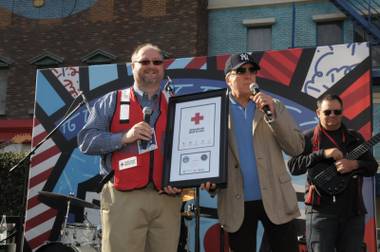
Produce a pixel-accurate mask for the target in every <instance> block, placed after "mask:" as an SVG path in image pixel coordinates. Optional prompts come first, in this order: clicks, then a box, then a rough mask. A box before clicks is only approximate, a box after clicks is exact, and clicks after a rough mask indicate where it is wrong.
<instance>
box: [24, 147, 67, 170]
mask: <svg viewBox="0 0 380 252" xmlns="http://www.w3.org/2000/svg"><path fill="white" fill-rule="evenodd" d="M58 153H60V150H59V149H58V146H57V145H54V146H53V147H51V148H49V149H47V150H45V151H43V152H41V153H39V154H37V155H35V156H33V157H32V160H31V163H30V164H31V166H36V165H38V164H39V163H41V162H43V161H45V160H46V159H48V158H49V157H51V156H54V155H56V154H58Z"/></svg>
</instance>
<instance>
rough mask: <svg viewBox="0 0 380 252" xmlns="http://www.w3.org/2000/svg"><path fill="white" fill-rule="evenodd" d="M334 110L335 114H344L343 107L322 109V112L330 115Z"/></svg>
mask: <svg viewBox="0 0 380 252" xmlns="http://www.w3.org/2000/svg"><path fill="white" fill-rule="evenodd" d="M333 112H334V115H341V114H342V110H341V109H326V110H324V111H322V113H323V114H324V115H325V116H329V115H331V113H333Z"/></svg>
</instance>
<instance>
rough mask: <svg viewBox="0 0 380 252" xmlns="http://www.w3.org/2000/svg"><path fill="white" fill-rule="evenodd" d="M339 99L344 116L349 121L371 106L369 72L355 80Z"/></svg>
mask: <svg viewBox="0 0 380 252" xmlns="http://www.w3.org/2000/svg"><path fill="white" fill-rule="evenodd" d="M340 97H341V98H342V100H343V105H344V115H345V116H346V117H347V118H349V119H353V118H354V117H356V116H357V115H358V114H359V113H360V112H362V111H363V110H365V109H367V108H368V107H369V106H370V104H371V96H370V74H369V71H367V72H366V73H365V74H363V75H362V76H361V77H360V78H359V79H357V80H356V81H355V82H354V83H353V84H352V85H351V86H350V87H349V88H348V89H346V90H345V91H344V92H343V93H342V94H341V95H340Z"/></svg>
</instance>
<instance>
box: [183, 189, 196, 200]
mask: <svg viewBox="0 0 380 252" xmlns="http://www.w3.org/2000/svg"><path fill="white" fill-rule="evenodd" d="M194 198H195V189H194V188H184V189H183V190H182V193H181V200H182V201H189V200H192V199H194Z"/></svg>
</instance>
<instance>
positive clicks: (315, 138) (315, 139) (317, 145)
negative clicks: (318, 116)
mask: <svg viewBox="0 0 380 252" xmlns="http://www.w3.org/2000/svg"><path fill="white" fill-rule="evenodd" d="M342 127H343V126H342ZM320 132H321V133H322V134H323V135H324V136H326V137H327V138H328V139H329V140H330V142H331V143H333V144H334V145H335V146H336V147H337V148H338V149H340V150H341V151H343V152H344V149H345V148H344V146H339V145H338V144H337V142H336V141H335V140H334V138H332V137H331V136H330V134H329V133H328V132H327V131H326V130H325V129H323V127H321V126H320V124H318V125H317V126H316V127H315V128H314V132H313V138H312V143H313V151H319V149H320V139H319V133H320ZM342 143H343V144H345V143H346V134H345V130H344V129H343V130H342Z"/></svg>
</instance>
